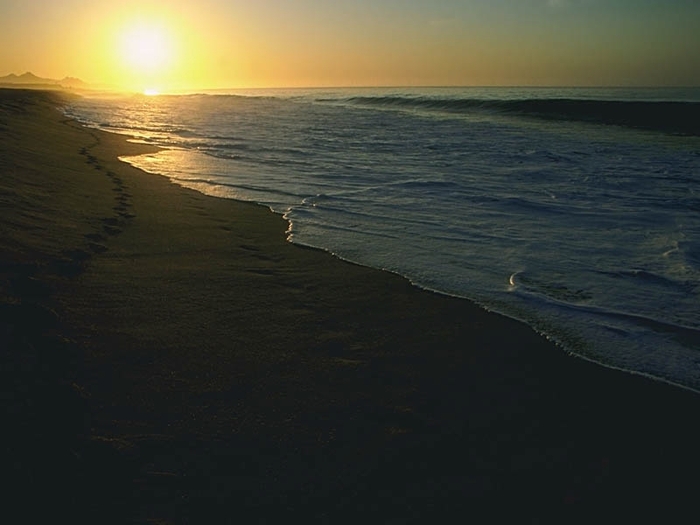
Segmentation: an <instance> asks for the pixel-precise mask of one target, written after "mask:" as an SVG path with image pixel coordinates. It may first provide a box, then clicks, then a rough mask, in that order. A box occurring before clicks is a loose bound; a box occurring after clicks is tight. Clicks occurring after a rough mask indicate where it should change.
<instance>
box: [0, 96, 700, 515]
mask: <svg viewBox="0 0 700 525" xmlns="http://www.w3.org/2000/svg"><path fill="white" fill-rule="evenodd" d="M61 97H65V95H57V94H55V93H52V94H50V93H41V92H30V91H23V90H0V202H1V206H0V225H1V227H2V230H1V233H0V309H1V310H0V311H1V312H2V318H0V337H1V338H2V339H0V343H1V344H2V356H1V360H0V374H1V377H0V380H1V381H2V384H1V387H0V388H1V390H2V391H1V394H2V402H3V410H4V414H3V431H2V443H1V445H2V449H1V451H2V452H1V453H2V458H1V459H2V461H3V464H4V465H6V467H5V468H3V477H5V478H6V481H9V483H10V484H11V486H12V487H13V488H12V490H11V491H9V492H7V493H6V494H5V495H4V496H5V497H7V501H8V502H14V503H16V504H19V506H20V508H21V509H22V512H23V513H24V514H23V515H24V516H25V517H26V520H25V521H26V522H33V520H36V521H39V520H40V519H41V520H43V519H44V518H45V517H46V516H51V517H52V519H58V517H65V519H67V520H68V521H71V522H73V523H76V522H83V521H84V522H90V523H159V524H161V523H163V524H164V523H264V522H270V523H273V522H274V523H278V522H280V520H287V519H291V520H294V519H301V520H303V521H304V522H307V523H356V522H357V521H358V520H363V521H367V522H369V523H410V522H415V523H425V522H431V521H434V520H436V519H441V520H447V519H450V520H453V519H458V520H460V521H467V518H468V517H473V518H474V520H475V522H477V523H493V522H496V523H499V522H511V520H512V519H517V520H518V522H521V523H540V522H552V523H555V522H556V523H574V522H579V521H580V522H590V520H592V519H595V520H596V522H597V523H607V522H613V521H615V519H618V520H619V519H620V518H621V517H622V516H625V519H630V517H634V516H636V517H647V518H648V517H650V516H653V515H654V513H658V516H664V517H665V518H666V519H668V518H669V517H673V516H674V515H677V516H681V511H682V509H683V508H684V507H688V508H692V503H693V501H694V498H695V496H696V486H695V483H693V482H689V481H688V480H694V479H696V478H697V475H698V473H700V470H699V467H700V454H699V453H698V449H699V447H700V432H699V431H698V430H697V428H696V427H697V425H696V423H695V419H696V417H697V414H698V413H700V403H699V400H700V398H699V397H698V396H697V395H695V394H693V393H690V392H686V391H682V390H680V389H677V388H674V387H670V386H668V385H664V384H661V383H657V382H653V381H650V380H648V379H645V378H642V377H637V376H632V375H629V374H625V373H621V372H618V371H613V370H608V369H605V368H603V367H600V366H597V365H594V364H592V363H588V362H585V361H582V360H580V359H577V358H573V357H571V356H568V355H566V354H565V353H564V352H563V351H562V350H560V349H559V348H557V347H555V346H554V345H552V344H550V343H549V342H548V341H546V340H544V339H543V338H542V337H540V336H538V335H537V334H535V333H534V332H532V331H531V330H530V329H529V328H528V327H526V326H525V325H522V324H520V323H517V322H515V321H512V320H509V319H506V318H504V317H501V316H498V315H495V314H490V313H487V312H484V311H482V310H481V309H479V308H477V307H475V306H474V305H472V304H471V303H469V302H468V301H464V300H459V299H454V298H449V297H444V296H440V295H437V294H433V293H429V292H425V291H421V290H419V289H417V288H415V287H413V286H411V285H410V284H409V283H408V282H407V281H406V280H404V279H402V278H401V277H398V276H395V275H392V274H388V273H385V272H381V271H377V270H373V269H369V268H364V267H360V266H357V265H352V264H348V263H345V262H343V261H340V260H337V259H335V258H334V257H332V256H331V255H329V254H327V253H324V252H321V251H317V250H312V249H305V248H301V247H298V246H295V245H292V244H290V243H287V242H286V241H285V235H284V232H285V229H286V227H287V225H286V223H285V222H284V221H283V219H282V218H281V217H279V216H277V215H274V214H272V213H271V212H269V211H268V210H267V209H266V208H263V207H260V206H256V205H253V204H248V203H241V202H236V201H232V200H224V199H216V198H213V197H207V196H204V195H201V194H199V193H197V192H194V191H190V190H186V189H183V188H180V187H178V186H176V185H174V184H172V183H171V182H169V181H168V180H167V179H166V178H164V177H160V176H156V175H148V174H145V173H143V172H141V171H139V170H136V169H134V168H132V167H130V166H128V165H126V164H124V163H122V162H119V161H118V160H117V158H116V157H117V155H124V154H129V153H132V154H133V153H136V152H138V151H146V148H145V146H140V145H134V144H128V143H127V142H126V141H125V140H124V138H123V137H120V136H116V135H109V134H105V133H102V132H99V131H96V130H90V129H86V128H82V127H81V126H79V125H78V124H77V123H75V122H72V121H70V120H68V119H66V118H64V117H63V116H62V114H61V113H59V112H58V111H56V109H55V107H56V106H57V105H58V104H59V103H60V102H61V100H62V99H61ZM618 522H619V521H618Z"/></svg>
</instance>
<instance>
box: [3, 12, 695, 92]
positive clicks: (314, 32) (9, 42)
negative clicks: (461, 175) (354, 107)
mask: <svg viewBox="0 0 700 525" xmlns="http://www.w3.org/2000/svg"><path fill="white" fill-rule="evenodd" d="M698 27H700V0H664V1H662V0H256V1H252V0H167V1H157V0H138V1H134V0H109V1H105V0H0V76H4V75H7V74H10V73H16V74H20V73H23V72H25V71H31V72H32V73H34V74H36V75H39V76H41V77H48V78H63V77H65V76H73V77H78V78H80V79H82V80H84V81H86V82H90V83H93V84H99V85H110V86H114V87H121V88H127V89H134V90H145V89H153V90H170V91H173V90H187V89H205V88H209V89H214V88H236V87H312V86H325V87H328V86H611V85H614V86H664V85H675V86H699V85H700V30H698Z"/></svg>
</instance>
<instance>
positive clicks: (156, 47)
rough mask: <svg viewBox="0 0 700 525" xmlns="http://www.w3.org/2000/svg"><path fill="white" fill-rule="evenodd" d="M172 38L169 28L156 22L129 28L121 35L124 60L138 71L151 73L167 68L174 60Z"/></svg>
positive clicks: (143, 23) (142, 23)
mask: <svg viewBox="0 0 700 525" xmlns="http://www.w3.org/2000/svg"><path fill="white" fill-rule="evenodd" d="M172 47H173V45H172V38H171V36H170V34H169V32H168V31H167V29H166V28H165V27H163V26H161V25H159V24H157V23H154V22H150V23H147V22H141V23H139V24H137V25H134V26H133V27H129V28H127V29H126V30H125V31H124V33H123V34H122V37H121V54H122V59H123V60H124V62H125V63H126V64H127V65H128V66H130V67H132V68H134V69H135V70H136V71H139V72H143V73H151V72H157V71H162V70H164V69H166V68H167V67H168V66H169V65H170V62H171V61H172V58H173V56H172Z"/></svg>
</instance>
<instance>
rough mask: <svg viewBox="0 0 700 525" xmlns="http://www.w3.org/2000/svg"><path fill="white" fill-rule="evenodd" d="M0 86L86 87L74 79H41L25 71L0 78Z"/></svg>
mask: <svg viewBox="0 0 700 525" xmlns="http://www.w3.org/2000/svg"><path fill="white" fill-rule="evenodd" d="M0 85H12V86H30V87H38V86H54V87H64V88H73V89H76V88H87V87H88V85H87V84H86V83H85V82H83V81H82V80H80V79H79V78H74V77H65V78H63V79H62V80H56V79H53V78H41V77H38V76H36V75H35V74H34V73H30V72H29V71H27V72H26V73H24V74H22V75H15V74H14V73H11V74H9V75H7V76H4V77H0Z"/></svg>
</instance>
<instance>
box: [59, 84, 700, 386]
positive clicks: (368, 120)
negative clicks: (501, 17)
mask: <svg viewBox="0 0 700 525" xmlns="http://www.w3.org/2000/svg"><path fill="white" fill-rule="evenodd" d="M699 94H700V93H698V92H697V90H695V91H693V90H686V91H678V90H676V91H669V90H666V91H651V90H640V91H630V90H627V91H620V90H608V91H604V92H603V91H598V92H596V91H580V90H579V91H577V90H564V91H562V90H560V91H555V90H545V91H537V90H534V91H533V90H530V91H522V90H493V89H492V90H480V91H479V90H476V91H475V90H468V89H467V90H456V89H453V90H433V91H429V90H428V91H425V90H423V91H419V90H413V91H405V90H384V91H369V90H354V91H350V90H346V91H343V90H336V91H319V90H309V91H289V92H266V93H264V95H265V96H255V97H250V96H230V95H217V96H208V95H195V96H181V97H148V98H146V97H133V98H130V99H122V100H114V99H113V100H109V101H100V100H91V99H85V100H81V101H78V102H76V103H75V104H74V105H73V106H72V107H71V108H69V110H68V111H69V112H70V114H71V115H75V116H79V117H80V118H81V119H82V120H83V121H86V122H92V123H94V124H95V125H98V126H100V127H102V128H104V129H108V130H110V131H115V132H122V133H128V134H131V135H132V136H134V137H137V138H138V139H139V140H142V141H147V142H152V143H156V144H160V145H164V146H166V147H168V148H169V149H167V150H165V151H163V152H161V153H158V154H155V155H146V156H141V157H136V158H130V159H128V161H129V162H131V163H133V164H134V165H136V166H138V167H141V168H143V169H145V170H146V171H151V172H154V173H162V174H164V175H167V176H169V177H172V178H173V179H175V180H177V181H178V182H180V183H181V184H183V185H186V186H189V187H192V188H195V189H197V190H200V191H202V192H204V193H208V194H212V195H217V196H221V197H231V198H238V199H244V200H252V201H256V202H260V203H262V204H265V205H267V206H270V207H271V208H272V209H273V210H275V211H277V212H279V213H282V214H284V215H285V217H287V219H288V220H289V221H290V223H291V227H290V239H291V240H292V241H293V242H297V243H301V244H306V245H311V246H315V247H319V248H323V249H326V250H328V251H330V252H333V253H335V254H337V255H339V256H340V257H343V258H345V259H349V260H353V261H356V262H360V263H363V264H367V265H370V266H375V267H378V268H383V269H387V270H391V271H394V272H397V273H400V274H403V275H405V276H407V277H409V278H410V279H411V280H412V281H413V282H415V283H416V284H418V285H420V286H423V287H426V288H429V289H433V290H438V291H441V292H444V293H447V294H450V295H457V296H462V297H467V298H470V299H472V300H475V301H477V302H478V303H480V304H482V305H484V306H486V307H488V308H490V309H493V310H497V311H500V312H503V313H505V314H507V315H510V316H513V317H516V318H519V319H522V320H524V321H525V322H527V323H529V324H531V325H532V326H533V327H535V328H536V329H537V330H539V331H541V332H543V333H545V334H547V335H548V336H550V337H551V338H553V339H555V340H557V341H559V342H561V343H562V345H563V346H565V347H566V348H567V349H568V350H570V351H572V352H574V353H578V354H579V355H582V356H584V357H586V358H589V359H593V360H596V361H599V362H602V363H605V364H607V365H609V366H615V367H618V368H624V369H628V370H631V371H635V372H637V373H642V374H645V375H650V376H653V377H658V378H661V379H663V380H666V381H670V382H674V383H677V384H680V385H683V386H686V387H689V388H694V389H700V317H699V316H698V315H697V310H698V306H699V305H700V301H699V299H700V262H699V261H700V255H699V254H700V250H699V249H698V246H700V214H699V213H698V212H699V211H700V154H698V151H700V148H699V147H698V146H700V140H699V139H698V138H697V137H696V136H695V137H694V136H677V135H673V134H669V133H668V132H669V131H672V132H674V131H679V130H673V129H671V128H669V125H673V122H671V123H670V124H669V123H668V122H661V121H658V119H657V120H654V119H646V120H645V119H644V118H640V117H638V116H635V117H634V119H636V120H633V121H629V122H626V121H625V119H626V118H628V116H629V115H628V114H629V113H630V107H628V106H625V105H624V104H613V105H612V106H610V105H607V106H600V107H601V108H603V109H602V110H601V109H600V108H599V107H598V106H595V105H594V106H592V107H593V108H597V109H594V110H593V109H591V106H590V105H586V104H583V103H580V102H573V103H571V104H568V105H564V106H563V108H564V109H562V106H561V104H559V103H557V104H558V105H557V104H555V105H552V104H550V103H549V102H546V103H544V104H543V103H540V102H537V103H529V102H527V101H528V100H532V99H533V98H538V99H543V98H544V99H548V98H549V99H551V98H555V99H566V100H570V101H571V100H574V101H581V100H583V101H589V102H590V101H594V102H595V100H597V99H605V100H608V101H610V100H616V99H625V100H627V101H637V102H639V101H649V100H652V101H654V100H656V101H662V102H659V103H663V104H667V103H668V102H669V101H672V100H674V99H677V100H686V101H691V102H692V101H696V102H697V101H698V100H700V96H698V95H699ZM688 103H690V102H688ZM668 107H669V108H671V109H672V110H673V111H676V109H677V108H676V107H675V106H673V105H671V106H668ZM639 108H640V107H638V106H635V107H634V108H632V109H634V111H638V110H640V109H639ZM644 108H646V106H641V111H643V110H645V109H644ZM673 108H676V109H673ZM684 108H685V109H687V110H688V111H690V112H692V111H697V107H696V106H693V105H690V106H687V108H686V107H685V106H684ZM657 109H658V108H657ZM564 110H566V111H568V112H569V113H565V114H561V112H562V111H564ZM603 110H604V111H607V113H601V114H600V115H598V117H596V118H597V121H594V122H590V121H588V122H584V121H582V120H586V119H585V118H583V117H586V115H588V113H586V112H587V111H591V112H592V113H595V112H596V111H598V112H600V111H603ZM533 111H534V113H533ZM537 111H539V112H543V111H544V112H546V111H552V112H553V113H551V114H546V115H545V117H547V118H544V119H543V118H541V117H542V115H538V114H537ZM557 112H558V113H557ZM582 112H583V113H582ZM632 113H634V112H632ZM601 115H602V116H601ZM613 117H614V118H613ZM609 119H613V121H614V123H615V124H624V125H626V126H627V127H622V126H619V125H615V126H611V125H604V124H603V122H605V121H606V120H609ZM615 119H617V120H615ZM588 120H590V119H588ZM593 120H595V119H593ZM681 124H682V123H681ZM686 124H687V125H688V126H692V125H693V124H692V122H690V123H686ZM683 125H685V124H683ZM655 126H657V127H658V129H659V130H661V131H663V132H661V131H654V130H653V129H651V128H654V127H655ZM635 128H643V129H641V130H640V129H635ZM684 129H685V131H688V129H691V128H687V129H686V128H684ZM680 131H683V129H681V130H680ZM691 131H692V129H691Z"/></svg>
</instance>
